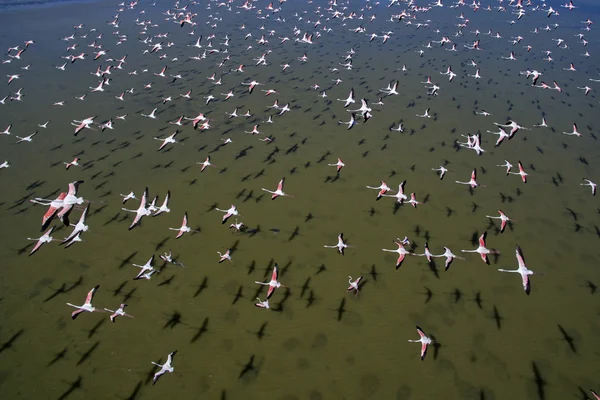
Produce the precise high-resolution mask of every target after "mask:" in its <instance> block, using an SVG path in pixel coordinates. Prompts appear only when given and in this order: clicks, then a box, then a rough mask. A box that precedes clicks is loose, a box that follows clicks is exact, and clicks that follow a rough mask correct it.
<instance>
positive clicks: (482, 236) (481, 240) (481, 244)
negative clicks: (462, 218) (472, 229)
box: [479, 231, 487, 247]
mask: <svg viewBox="0 0 600 400" xmlns="http://www.w3.org/2000/svg"><path fill="white" fill-rule="evenodd" d="M486 236H487V231H485V232H483V234H482V235H481V236H480V237H479V246H480V247H485V238H486Z"/></svg>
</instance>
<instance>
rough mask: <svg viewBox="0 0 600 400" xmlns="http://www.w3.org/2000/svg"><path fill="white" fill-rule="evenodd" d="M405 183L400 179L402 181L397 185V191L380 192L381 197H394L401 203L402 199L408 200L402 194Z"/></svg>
mask: <svg viewBox="0 0 600 400" xmlns="http://www.w3.org/2000/svg"><path fill="white" fill-rule="evenodd" d="M405 184H406V181H402V183H400V184H399V185H398V193H396V194H382V195H381V196H382V197H395V198H396V199H397V200H396V202H397V203H400V204H403V202H404V200H408V197H407V196H406V195H405V194H404V185H405ZM382 190H383V189H382Z"/></svg>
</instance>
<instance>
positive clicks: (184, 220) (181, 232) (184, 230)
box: [169, 211, 198, 239]
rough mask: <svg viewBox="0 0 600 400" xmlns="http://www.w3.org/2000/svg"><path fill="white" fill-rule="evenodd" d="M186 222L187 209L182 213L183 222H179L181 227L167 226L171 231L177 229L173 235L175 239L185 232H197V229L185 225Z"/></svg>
mask: <svg viewBox="0 0 600 400" xmlns="http://www.w3.org/2000/svg"><path fill="white" fill-rule="evenodd" d="M187 223H188V216H187V211H186V212H185V213H184V214H183V222H182V223H181V228H169V229H170V230H172V231H179V232H178V233H177V236H175V239H179V238H180V237H182V236H183V234H184V233H186V232H198V231H197V230H193V229H190V227H189V226H188V225H187Z"/></svg>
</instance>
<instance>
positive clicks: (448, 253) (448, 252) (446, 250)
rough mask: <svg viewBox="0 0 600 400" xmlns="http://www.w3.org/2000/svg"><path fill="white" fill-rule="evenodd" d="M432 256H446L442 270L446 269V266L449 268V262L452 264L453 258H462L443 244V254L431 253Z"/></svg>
mask: <svg viewBox="0 0 600 400" xmlns="http://www.w3.org/2000/svg"><path fill="white" fill-rule="evenodd" d="M432 257H446V263H445V265H444V271H448V268H450V264H452V261H454V259H455V258H458V259H460V260H464V258H463V257H459V256H457V255H455V254H453V253H452V250H450V249H449V248H447V247H445V246H444V254H440V255H437V256H436V255H432Z"/></svg>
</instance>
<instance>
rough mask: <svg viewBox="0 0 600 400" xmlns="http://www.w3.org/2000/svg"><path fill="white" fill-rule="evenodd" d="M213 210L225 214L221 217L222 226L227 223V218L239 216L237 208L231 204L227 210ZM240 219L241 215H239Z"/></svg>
mask: <svg viewBox="0 0 600 400" xmlns="http://www.w3.org/2000/svg"><path fill="white" fill-rule="evenodd" d="M215 210H217V211H221V212H222V213H225V215H223V220H222V221H221V223H222V224H224V223H225V222H227V220H228V219H229V217H231V216H232V215H236V216H237V215H240V214H239V213H238V210H237V208H236V207H235V206H234V205H233V204H232V205H231V207H229V208H228V209H227V210H222V209H220V208H215ZM240 217H241V215H240Z"/></svg>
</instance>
